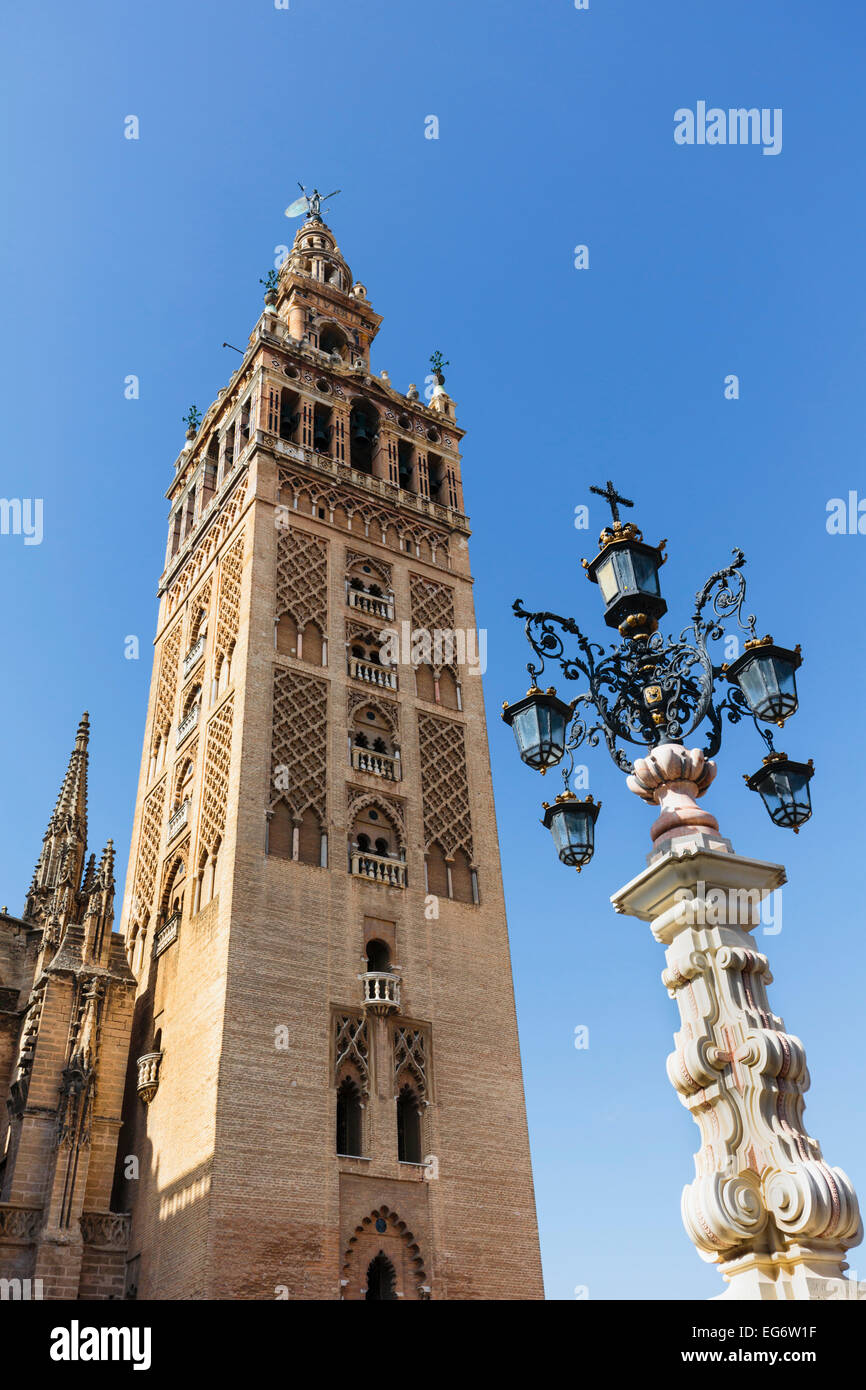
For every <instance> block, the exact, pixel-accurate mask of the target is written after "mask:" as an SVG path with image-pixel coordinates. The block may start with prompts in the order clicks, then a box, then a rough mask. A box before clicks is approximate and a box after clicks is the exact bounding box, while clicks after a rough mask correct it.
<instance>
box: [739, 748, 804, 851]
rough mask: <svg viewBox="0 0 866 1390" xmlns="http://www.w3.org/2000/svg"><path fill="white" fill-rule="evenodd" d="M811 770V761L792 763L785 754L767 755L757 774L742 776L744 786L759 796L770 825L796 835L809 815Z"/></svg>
mask: <svg viewBox="0 0 866 1390" xmlns="http://www.w3.org/2000/svg"><path fill="white" fill-rule="evenodd" d="M814 770H815V769H814V768H813V766H812V759H811V758H810V759H809V761H808V762H807V763H793V762H791V759H790V758H789V757H788V756H787V755H786V754H785V753H769V754H768V755H767V757H766V758H765V759H764V762H763V765H762V766H761V767H760V768H759V769H758V771H757V772H753V773H752V775H751V777H745V773H744V774H743V775H744V777H745V782H746V786H747V787H749V789H750V790H751V791H753V792H760V794H761V798H762V800H763V802H764V805H765V806H766V808H767V810H768V812H769V814H770V820H771V821H772V822H773V824H774V825H781V826H784V827H785V828H786V829H788V830H793V832H794V834H795V835H798V834H799V832H800V826H801V825H803V824H804V823H805V822H806V821H807V820H808V819H809V817H810V816H811V814H812V797H811V795H810V792H809V778H810V777H811V776H812V773H813V772H814Z"/></svg>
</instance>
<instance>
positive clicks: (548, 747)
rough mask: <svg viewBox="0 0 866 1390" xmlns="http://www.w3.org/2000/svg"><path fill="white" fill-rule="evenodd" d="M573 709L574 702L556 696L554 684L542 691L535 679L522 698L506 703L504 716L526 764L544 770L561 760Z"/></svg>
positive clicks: (537, 769)
mask: <svg viewBox="0 0 866 1390" xmlns="http://www.w3.org/2000/svg"><path fill="white" fill-rule="evenodd" d="M573 710H574V706H573V705H567V704H565V702H564V701H563V700H558V699H557V698H556V691H555V690H554V688H553V686H552V685H551V686H550V687H549V688H548V689H547V690H545V691H541V690H539V689H538V686H537V685H536V684H535V682H534V681H533V684H532V687H531V689H529V690H527V692H526V694H525V695H524V697H523V699H522V700H517V701H516V703H515V704H513V705H509V703H508V701H507V700H506V701H504V702H503V705H502V718H503V719H504V720H505V722H506V724H510V725H511V729H512V732H513V734H514V739H515V742H516V744H517V751H518V753H519V754H520V756H521V758H522V759H523V761H524V762H525V763H526V765H527V767H531V768H533V769H534V770H535V771H536V772H541V773H545V772H547V770H548V768H551V767H555V766H556V764H557V763H558V762H561V760H562V755H563V753H564V752H565V742H566V738H567V737H568V721H569V720H570V718H571V716H572V713H573Z"/></svg>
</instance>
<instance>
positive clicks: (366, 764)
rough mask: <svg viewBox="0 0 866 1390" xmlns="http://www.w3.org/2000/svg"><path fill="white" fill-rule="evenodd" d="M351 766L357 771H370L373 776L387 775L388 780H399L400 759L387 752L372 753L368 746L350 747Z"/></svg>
mask: <svg viewBox="0 0 866 1390" xmlns="http://www.w3.org/2000/svg"><path fill="white" fill-rule="evenodd" d="M352 766H353V767H354V768H356V769H357V770H358V772H370V773H372V774H373V776H374V777H387V778H388V780H389V782H399V781H400V759H399V758H392V757H391V756H390V754H388V753H374V752H373V751H372V749H370V748H353V749H352Z"/></svg>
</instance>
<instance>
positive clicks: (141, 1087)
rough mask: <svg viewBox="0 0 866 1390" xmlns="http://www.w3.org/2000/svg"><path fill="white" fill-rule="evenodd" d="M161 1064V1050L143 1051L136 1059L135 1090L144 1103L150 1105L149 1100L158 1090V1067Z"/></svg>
mask: <svg viewBox="0 0 866 1390" xmlns="http://www.w3.org/2000/svg"><path fill="white" fill-rule="evenodd" d="M161 1064H162V1053H161V1052H145V1053H143V1054H142V1056H141V1057H139V1058H138V1059H137V1060H136V1064H135V1065H136V1067H137V1069H138V1081H137V1083H136V1090H137V1091H138V1094H139V1095H140V1096H141V1099H142V1100H143V1101H144V1103H145V1105H150V1102H151V1101H152V1100H153V1098H154V1096H155V1095H156V1093H157V1091H158V1090H159V1069H160V1066H161Z"/></svg>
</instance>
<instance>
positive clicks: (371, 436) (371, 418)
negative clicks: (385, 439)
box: [349, 401, 379, 473]
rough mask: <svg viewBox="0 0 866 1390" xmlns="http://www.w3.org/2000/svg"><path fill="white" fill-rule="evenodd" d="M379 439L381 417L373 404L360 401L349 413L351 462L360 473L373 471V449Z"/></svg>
mask: <svg viewBox="0 0 866 1390" xmlns="http://www.w3.org/2000/svg"><path fill="white" fill-rule="evenodd" d="M378 440H379V417H378V415H377V414H376V412H375V410H374V409H373V407H372V406H370V405H367V404H366V402H363V401H361V402H359V403H357V404H356V405H353V406H352V410H351V413H350V415H349V446H350V450H351V452H350V456H349V462H350V463H351V466H352V467H353V468H355V469H357V471H358V472H359V473H372V471H373V451H374V449H375V447H376V444H377V443H378Z"/></svg>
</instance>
